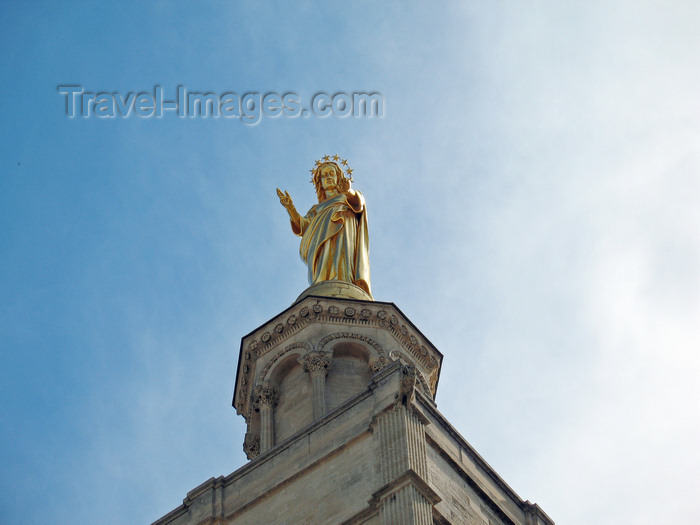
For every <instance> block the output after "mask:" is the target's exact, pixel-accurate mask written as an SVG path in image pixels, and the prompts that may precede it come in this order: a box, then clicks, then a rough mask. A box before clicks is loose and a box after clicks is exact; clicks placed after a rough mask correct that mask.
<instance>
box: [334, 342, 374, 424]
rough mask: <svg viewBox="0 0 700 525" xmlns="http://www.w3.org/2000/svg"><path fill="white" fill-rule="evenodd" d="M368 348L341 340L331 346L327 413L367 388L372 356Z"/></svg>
mask: <svg viewBox="0 0 700 525" xmlns="http://www.w3.org/2000/svg"><path fill="white" fill-rule="evenodd" d="M329 346H330V345H329ZM370 348H371V347H368V346H367V344H366V343H365V342H363V341H357V340H341V341H339V342H337V343H335V344H333V345H332V352H333V361H332V363H331V366H330V369H329V371H328V376H327V377H326V404H327V407H328V412H330V411H332V410H334V409H336V408H338V407H339V406H340V405H342V404H343V403H344V402H345V401H347V400H348V399H350V398H351V397H353V396H355V395H357V394H359V393H360V392H362V391H363V390H364V389H365V388H367V385H368V384H369V380H370V369H369V362H370V358H371V356H372V354H373V352H371V350H370Z"/></svg>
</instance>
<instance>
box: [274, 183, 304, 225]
mask: <svg viewBox="0 0 700 525" xmlns="http://www.w3.org/2000/svg"><path fill="white" fill-rule="evenodd" d="M277 196H278V197H279V198H280V204H282V206H284V208H285V209H286V210H287V213H289V218H290V220H291V221H292V229H293V230H294V231H299V230H301V215H299V212H298V211H297V209H296V207H295V206H294V203H293V202H292V198H291V197H290V196H289V193H288V192H286V191H285V192H284V193H282V190H280V189H279V188H277Z"/></svg>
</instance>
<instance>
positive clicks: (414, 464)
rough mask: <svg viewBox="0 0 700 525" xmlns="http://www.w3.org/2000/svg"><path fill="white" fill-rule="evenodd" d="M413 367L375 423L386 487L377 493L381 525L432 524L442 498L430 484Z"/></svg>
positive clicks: (422, 422)
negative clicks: (414, 396)
mask: <svg viewBox="0 0 700 525" xmlns="http://www.w3.org/2000/svg"><path fill="white" fill-rule="evenodd" d="M411 368H412V367H404V369H402V374H403V376H402V377H403V379H402V381H401V384H400V387H399V399H398V402H397V404H396V405H395V406H394V407H392V408H391V409H389V410H388V411H387V412H385V413H384V414H382V415H381V416H380V417H379V418H377V419H376V420H375V421H374V424H373V430H374V437H375V439H378V440H379V460H380V461H379V464H380V468H381V472H382V478H383V482H384V484H383V486H382V488H381V489H380V490H378V491H377V492H376V493H375V494H374V498H375V499H376V500H377V501H378V503H379V506H380V513H379V515H380V518H381V523H382V525H398V524H407V525H432V524H433V511H432V509H433V505H434V504H436V503H438V502H439V501H440V497H439V496H438V495H437V494H435V492H434V491H433V490H432V489H431V488H430V486H429V485H428V481H427V480H428V464H427V455H426V449H425V446H426V445H425V431H424V430H423V425H424V424H425V421H424V419H423V418H421V417H420V416H419V414H417V413H415V412H414V409H413V408H411V406H410V402H408V403H407V402H406V401H407V400H410V399H411V397H412V390H413V388H414V386H415V382H413V383H411V379H413V378H415V374H414V373H412V372H414V371H413V370H411Z"/></svg>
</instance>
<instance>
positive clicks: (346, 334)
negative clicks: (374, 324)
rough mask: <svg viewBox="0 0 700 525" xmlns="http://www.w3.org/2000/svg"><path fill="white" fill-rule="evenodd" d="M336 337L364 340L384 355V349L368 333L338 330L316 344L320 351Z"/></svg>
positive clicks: (379, 353)
mask: <svg viewBox="0 0 700 525" xmlns="http://www.w3.org/2000/svg"><path fill="white" fill-rule="evenodd" d="M335 339H357V340H358V341H363V342H365V343H367V344H368V345H370V346H371V347H372V348H374V349H375V350H376V351H377V354H378V355H384V353H385V352H384V349H383V348H382V347H381V346H380V345H379V343H377V342H376V341H374V340H373V339H370V338H369V337H367V336H366V335H362V334H356V333H354V332H338V333H335V334H329V335H327V336H326V337H324V338H323V339H321V340H320V341H319V342H318V344H317V345H316V348H317V350H318V351H321V350H323V348H324V347H325V346H326V345H327V344H328V343H329V342H331V341H333V340H335Z"/></svg>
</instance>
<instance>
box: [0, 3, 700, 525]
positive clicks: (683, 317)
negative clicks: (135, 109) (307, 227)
mask: <svg viewBox="0 0 700 525" xmlns="http://www.w3.org/2000/svg"><path fill="white" fill-rule="evenodd" d="M0 10H1V11H2V16H1V17H0V24H1V29H0V42H1V44H2V47H1V48H2V49H3V51H4V53H3V55H4V56H3V62H2V65H1V66H0V74H1V75H2V85H3V89H2V91H1V93H2V97H1V101H0V114H2V116H3V126H2V128H1V129H0V138H1V142H0V144H1V146H0V162H1V165H2V172H1V173H0V190H1V191H0V204H1V209H2V212H1V213H0V299H1V300H0V345H1V347H0V351H1V354H0V355H1V357H0V359H1V361H0V417H1V420H2V422H3V423H2V426H1V430H0V464H1V465H2V468H0V494H2V496H0V523H7V524H14V523H28V524H35V523H36V524H40V523H91V522H94V521H95V520H97V521H99V522H100V523H104V524H132V523H150V522H152V521H153V520H155V519H157V518H158V517H160V516H161V515H163V514H165V513H166V512H168V511H169V510H171V509H172V508H175V507H176V506H177V505H179V504H180V502H181V501H182V498H183V497H184V496H185V494H186V493H187V491H189V490H191V489H192V488H194V487H195V486H196V485H198V484H199V483H201V482H203V481H205V480H206V479H208V478H209V477H211V476H219V475H222V474H223V475H225V474H228V473H230V472H232V471H233V470H235V469H237V468H238V467H240V466H241V465H242V464H243V463H244V462H245V457H244V455H243V452H242V449H241V444H242V441H243V434H244V431H245V429H244V424H243V420H242V418H239V417H238V416H236V415H235V411H234V409H233V408H232V407H231V406H230V404H231V397H232V392H233V381H234V378H235V366H236V358H237V354H238V346H239V343H240V338H241V337H242V336H243V335H244V334H246V333H248V332H249V331H251V330H252V329H254V328H256V327H257V326H259V325H260V324H262V323H263V322H265V321H266V320H268V319H269V318H271V317H272V316H274V315H275V314H276V313H278V312H279V311H281V310H283V309H284V308H286V307H287V306H289V304H291V302H292V301H293V300H294V298H295V297H296V296H297V295H298V294H299V293H300V292H301V291H302V290H303V289H304V288H305V287H306V286H307V283H306V271H305V267H304V266H303V264H302V262H301V261H300V260H299V257H298V239H297V238H296V237H294V236H293V235H292V233H291V231H290V229H289V224H288V220H287V217H286V213H285V211H284V209H283V208H282V207H281V206H280V205H279V201H278V199H277V197H276V195H275V188H276V187H280V188H283V189H286V190H288V191H289V192H290V194H291V195H292V197H293V198H294V200H295V203H296V204H297V206H298V207H299V209H300V210H301V209H303V210H306V209H308V207H309V206H310V205H311V204H313V201H314V195H313V190H312V187H311V186H310V185H309V184H308V182H307V181H308V170H309V169H310V168H311V167H312V166H313V164H314V161H315V160H316V159H317V158H319V157H321V156H322V155H325V154H334V153H338V154H340V155H341V156H343V157H345V158H347V159H348V160H349V163H350V165H351V166H352V167H353V169H354V175H355V187H356V188H357V189H360V190H361V191H362V192H363V193H364V195H365V197H366V199H367V203H368V210H369V221H370V243H371V265H372V266H371V269H372V288H373V292H374V296H375V298H376V299H378V300H383V301H393V302H395V303H396V304H397V305H398V306H399V307H400V308H401V309H402V310H403V311H404V312H405V313H406V314H407V315H408V316H409V317H410V319H411V320H412V321H413V322H414V323H415V324H416V325H417V326H418V327H419V328H420V329H421V331H422V332H423V333H424V334H425V335H426V336H427V337H428V338H430V339H431V341H432V342H433V343H434V344H435V345H436V346H437V347H438V348H439V349H440V350H441V352H442V353H443V354H444V355H445V360H444V364H443V370H442V376H441V381H440V390H439V392H438V396H437V402H438V407H439V408H440V410H441V411H442V412H443V413H444V414H445V415H446V416H447V417H448V418H449V419H450V421H451V422H452V423H453V424H454V425H455V427H456V428H457V429H458V430H459V431H460V432H461V433H462V434H463V435H464V436H465V437H466V439H467V440H468V441H470V443H472V445H474V446H475V447H476V449H477V450H478V451H479V452H480V453H482V455H483V456H484V457H485V458H486V460H487V461H488V462H489V463H490V464H491V465H492V466H493V467H494V468H495V469H496V470H497V472H499V473H500V474H501V475H502V476H503V477H504V479H505V480H506V481H507V482H508V483H509V484H510V485H511V486H512V487H513V488H514V489H515V490H516V492H518V493H519V494H520V495H521V496H522V497H523V498H526V499H530V500H532V501H536V502H538V503H539V504H540V505H541V506H542V507H543V508H544V509H545V510H546V511H547V512H548V514H549V515H550V516H551V517H552V518H553V519H554V520H555V521H556V522H558V523H562V524H564V523H566V524H573V525H576V524H584V523H590V522H591V521H594V522H595V523H597V524H599V525H613V524H619V523H635V524H641V525H644V524H650V525H651V524H658V523H688V522H691V521H693V520H694V519H695V518H696V516H697V515H698V512H700V503H698V499H697V497H696V496H697V489H698V486H699V485H700V451H699V450H700V449H698V447H697V439H698V436H699V434H700V416H699V415H698V414H699V413H700V412H699V408H700V407H698V400H699V399H700V388H699V387H698V385H697V378H698V377H699V376H700V357H698V354H699V353H700V274H699V269H700V211H699V210H700V206H698V202H700V178H699V173H700V97H699V96H698V93H700V33H698V31H697V27H698V24H699V23H700V7H699V4H697V3H695V2H681V1H678V2H673V4H672V5H670V4H669V3H668V2H661V1H649V2H616V3H614V4H613V5H611V4H610V3H608V2H605V3H604V2H595V1H593V2H586V3H585V4H582V3H578V2H576V3H575V2H559V3H550V2H543V1H533V2H518V3H513V2H488V3H487V2H447V3H444V4H440V5H439V6H436V5H435V4H432V3H430V4H429V3H411V4H407V3H403V2H383V3H381V5H379V6H378V5H375V4H374V3H369V2H366V3H364V2H363V3H353V4H351V5H350V4H348V3H346V2H343V3H340V2H330V3H324V4H314V3H311V2H296V3H294V4H285V5H281V4H264V5H262V6H261V5H258V4H256V3H253V2H200V3H196V4H195V3H187V4H178V3H170V2H164V1H163V2H148V3H136V2H121V3H104V2H101V3H90V2H74V3H69V4H65V3H64V4H54V5H49V6H45V5H43V4H42V5H41V7H40V6H39V5H38V4H32V3H9V2H5V3H4V4H3V5H2V7H1V8H0ZM65 84H79V85H81V86H83V88H84V89H85V90H86V91H93V92H97V91H106V92H119V93H121V94H124V95H125V94H126V93H128V92H140V91H147V92H148V91H152V89H153V86H154V85H160V86H162V87H163V88H164V90H165V91H166V92H167V93H170V94H172V93H174V92H175V90H176V88H177V86H178V85H182V86H185V87H186V88H187V89H189V90H192V91H212V92H215V93H223V92H226V91H234V92H237V93H239V94H243V93H246V92H260V93H266V92H271V91H274V92H278V93H284V92H288V91H293V92H295V93H297V94H299V95H300V97H301V98H302V100H304V101H305V102H307V103H308V99H309V98H310V97H311V95H312V94H314V93H316V92H318V91H324V92H328V93H336V92H347V93H352V92H357V91H363V92H364V91H376V92H379V93H381V94H382V95H383V98H384V103H385V107H384V109H385V112H384V116H383V117H382V118H373V119H361V118H352V117H350V118H338V117H328V118H318V117H312V118H301V117H300V118H285V117H280V118H276V119H272V118H263V119H262V120H261V121H260V122H259V123H258V124H257V125H254V126H249V125H245V124H243V123H241V122H240V121H237V120H231V119H223V118H220V119H211V118H209V119H203V118H196V119H186V118H185V119H180V118H177V117H176V116H175V115H166V116H165V117H163V118H138V117H136V116H133V115H132V116H131V117H129V118H115V119H100V118H97V117H94V116H93V117H90V118H80V117H78V118H75V119H70V118H67V117H66V116H65V100H64V98H63V97H62V96H61V95H60V94H59V93H58V91H57V86H59V85H65ZM659 502H664V503H663V504H660V503H659Z"/></svg>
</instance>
